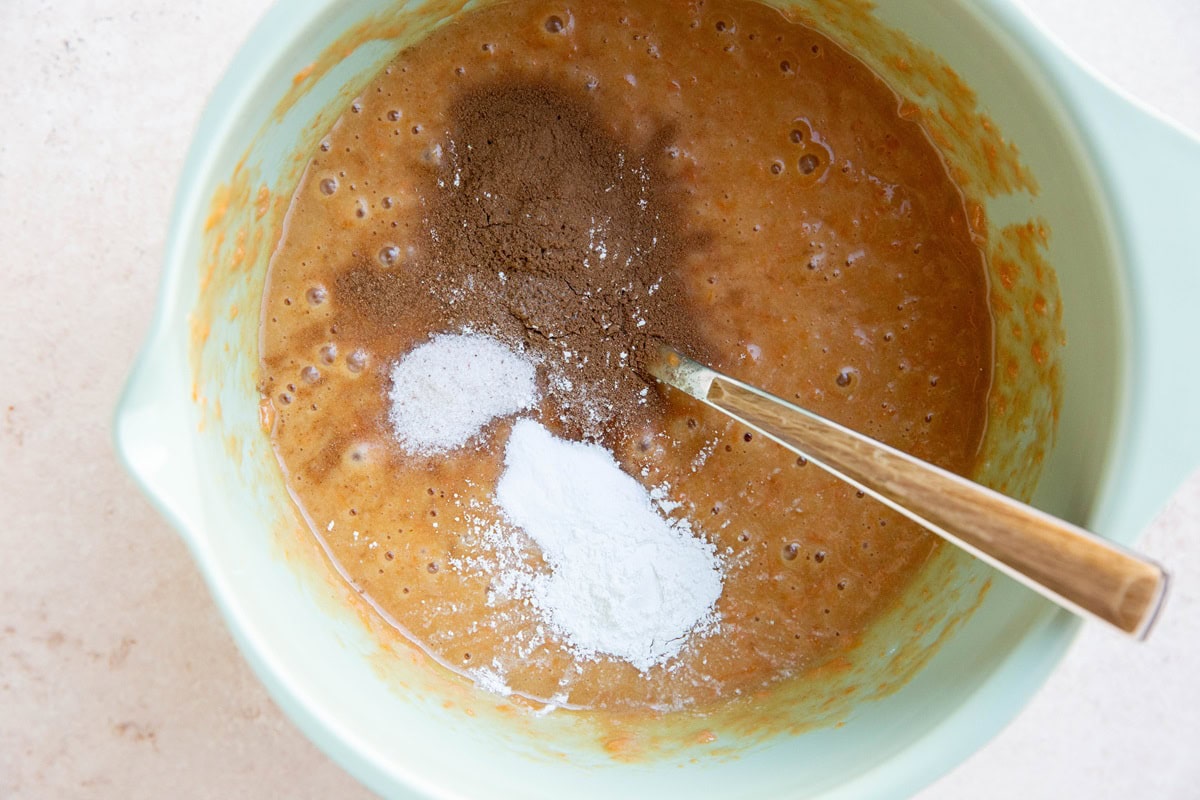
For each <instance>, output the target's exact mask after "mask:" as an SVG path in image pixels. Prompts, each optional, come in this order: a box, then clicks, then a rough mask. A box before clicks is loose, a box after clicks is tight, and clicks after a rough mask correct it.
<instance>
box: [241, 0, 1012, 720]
mask: <svg viewBox="0 0 1200 800" xmlns="http://www.w3.org/2000/svg"><path fill="white" fill-rule="evenodd" d="M499 83H503V84H513V83H516V84H531V85H538V86H548V87H551V88H554V89H555V90H556V91H561V92H562V93H564V95H569V96H571V97H576V98H581V99H580V100H579V102H581V103H584V104H585V105H586V106H587V107H588V109H589V111H590V113H592V114H593V115H594V118H595V119H596V120H597V124H598V125H602V126H603V127H604V129H605V130H604V133H605V135H606V136H609V137H611V138H612V139H613V140H614V141H616V142H618V143H621V145H622V148H623V150H627V151H628V152H629V153H631V154H632V153H647V152H650V153H651V157H653V159H654V163H655V168H656V172H655V174H656V175H657V176H658V179H659V180H661V181H662V182H663V183H664V185H663V186H660V187H658V190H659V194H661V195H662V196H670V197H672V198H675V200H674V201H673V202H675V203H676V205H677V208H676V209H675V212H674V213H675V218H676V219H677V220H678V223H679V225H681V226H682V227H683V229H684V230H683V237H682V241H686V242H687V243H688V246H687V247H683V248H681V249H679V251H678V253H677V257H676V258H674V260H673V262H672V263H671V264H670V265H669V269H670V271H671V275H672V276H673V278H674V279H677V280H678V281H679V285H680V286H681V287H682V289H681V293H680V300H679V302H680V303H681V304H682V305H683V306H684V308H683V311H685V312H686V313H687V315H688V316H689V318H690V319H691V320H692V321H693V323H694V325H695V327H696V329H697V330H698V335H699V336H700V338H701V339H702V341H703V345H704V348H705V350H706V352H705V356H706V357H707V358H709V359H710V360H711V361H712V362H713V366H715V367H716V368H718V369H721V370H723V371H725V372H728V373H730V374H732V375H734V376H736V377H738V378H741V379H743V380H746V381H748V382H751V383H755V384H757V385H760V386H762V387H764V388H766V389H767V390H769V391H772V392H774V393H776V394H779V395H781V396H783V397H787V398H792V399H794V400H796V402H798V403H800V404H802V405H804V406H806V407H808V408H811V409H812V410H814V411H816V412H817V413H820V414H823V415H825V416H828V417H830V418H832V419H834V420H836V421H838V422H841V423H843V424H845V425H848V426H850V427H852V428H855V429H857V430H860V431H862V432H864V433H866V434H868V435H871V436H874V437H876V438H878V439H881V440H883V441H885V442H887V443H889V444H891V445H894V446H896V447H899V448H901V449H903V450H906V451H908V452H910V453H913V454H914V455H916V456H918V457H921V458H924V459H927V460H930V461H933V462H934V463H937V464H940V465H942V466H944V467H946V468H948V469H951V470H954V471H956V472H960V473H963V474H970V472H971V470H972V468H973V465H974V461H975V457H976V453H977V449H978V446H979V442H980V438H981V435H982V431H983V426H984V421H985V420H984V414H985V400H986V396H987V392H988V381H989V376H990V374H991V347H992V320H991V317H990V316H989V312H988V307H987V292H986V290H987V286H986V278H985V269H984V256H983V254H982V252H981V251H980V250H979V248H978V247H977V245H976V243H975V242H974V241H973V240H972V237H971V235H970V232H969V230H968V226H967V222H966V214H965V210H964V202H963V198H962V195H961V193H960V192H959V190H958V188H957V187H956V186H955V185H954V183H953V182H952V181H951V180H950V178H949V177H948V175H947V172H946V169H945V166H944V164H943V162H942V160H941V159H940V157H939V154H938V152H937V151H936V149H935V148H934V147H933V146H932V144H931V143H930V142H929V140H928V138H927V137H926V135H925V133H924V131H923V129H922V128H921V127H920V126H919V125H918V124H916V123H914V122H912V121H911V120H906V119H903V118H901V117H900V116H899V115H898V105H899V101H898V98H897V97H896V95H895V94H894V93H893V92H892V91H891V90H890V89H889V88H888V87H887V86H886V85H884V84H883V83H882V82H881V81H880V80H879V79H878V78H876V77H875V75H874V74H873V73H871V72H870V71H869V70H868V69H867V68H866V67H864V66H863V65H862V64H861V63H860V62H858V61H857V60H855V59H854V58H853V57H852V56H850V55H849V54H847V53H846V52H844V51H843V50H841V49H839V48H838V47H837V46H836V45H834V44H833V43H832V42H830V41H829V40H827V39H825V38H823V37H822V36H820V35H818V34H817V33H815V32H814V31H812V30H810V29H808V28H806V27H804V26H801V25H798V24H793V23H789V22H787V21H785V20H784V18H783V17H782V16H781V15H780V14H779V13H778V12H776V11H774V10H772V9H769V8H767V7H765V6H761V5H758V4H756V3H752V2H746V1H745V0H716V1H713V0H709V1H708V2H694V3H690V4H673V3H656V2H650V0H626V1H625V2H619V3H611V2H604V1H603V0H584V2H570V3H566V4H564V3H561V2H544V1H543V0H533V1H531V2H514V3H505V4H499V5H495V6H491V7H488V8H485V9H481V10H477V11H472V12H468V13H466V14H464V15H462V16H461V17H459V18H457V19H455V20H454V21H453V22H452V23H450V24H448V25H446V26H444V27H443V28H441V29H439V30H438V31H436V32H435V33H434V34H432V35H431V36H430V37H428V38H427V39H425V40H424V41H422V42H420V43H419V44H417V45H415V46H413V47H411V48H409V49H408V50H406V51H404V52H402V53H401V54H400V55H399V56H398V58H397V59H396V60H395V61H394V62H393V63H392V64H391V65H390V66H389V67H388V68H387V69H386V70H385V71H384V72H383V73H382V74H380V75H379V76H378V78H377V79H376V80H375V82H374V83H373V84H372V85H371V86H369V87H368V89H367V90H366V91H365V92H364V93H363V95H362V96H361V98H360V99H358V100H357V101H355V103H354V104H353V106H352V107H351V108H350V109H349V110H347V112H346V113H345V114H344V116H343V117H342V118H341V119H340V120H339V121H338V123H337V124H336V125H335V126H334V128H333V130H332V131H330V133H329V136H328V137H327V138H326V140H325V141H324V143H323V144H322V146H321V149H320V151H319V152H317V153H316V154H314V157H313V160H312V163H311V165H310V167H309V169H308V172H307V173H306V176H305V178H304V180H303V181H302V182H301V185H300V187H299V188H298V190H297V192H296V195H295V198H294V200H293V204H292V208H291V211H290V213H289V216H288V222H287V229H286V232H285V234H284V236H283V238H282V240H281V243H280V246H279V249H278V251H277V253H276V255H275V257H274V260H273V262H272V266H271V271H270V274H269V276H268V285H267V290H266V293H265V296H264V300H263V328H262V357H263V376H264V377H263V382H262V390H263V393H264V396H265V397H266V398H267V399H268V400H269V401H270V402H272V403H273V404H274V406H275V410H276V412H277V417H276V424H275V427H274V430H273V434H272V436H273V440H274V443H275V446H276V450H277V453H278V456H279V459H280V462H281V464H282V465H283V467H284V470H285V472H286V474H287V477H288V481H289V485H290V487H291V490H292V492H293V495H294V497H295V499H296V501H297V503H298V504H299V505H300V507H301V508H302V509H303V511H304V512H305V514H306V516H307V518H308V519H309V521H310V523H311V524H312V527H313V530H314V533H315V535H317V536H320V537H322V538H323V539H324V541H325V542H326V544H327V545H328V548H329V550H330V552H331V553H332V555H333V557H334V558H335V559H336V560H337V562H338V563H339V565H340V567H341V568H342V570H343V571H344V572H345V574H346V575H347V577H348V578H349V579H350V580H351V581H353V582H354V584H355V585H356V586H357V587H358V588H359V589H361V590H362V591H363V592H364V593H365V594H366V595H367V596H368V597H369V598H371V600H372V601H373V602H374V603H375V604H376V606H377V607H378V608H379V609H380V611H381V613H384V614H385V615H386V616H387V617H388V618H389V619H390V620H391V621H392V622H393V623H394V624H396V625H397V626H398V627H400V628H401V629H402V630H403V631H405V632H406V633H407V634H408V635H409V636H411V637H413V639H414V640H415V641H417V642H418V643H420V644H421V645H422V646H423V647H424V648H426V649H427V650H428V651H429V652H431V653H432V654H433V655H435V656H436V657H437V658H438V659H439V660H440V661H441V662H442V663H444V664H445V665H447V666H448V667H450V668H453V669H457V670H459V671H462V672H464V673H465V674H468V675H472V676H474V677H476V678H479V675H480V674H481V673H479V672H478V670H479V669H480V668H484V669H486V670H488V674H490V675H499V676H502V678H503V680H504V682H505V683H506V684H507V685H508V686H509V687H511V688H512V689H513V690H515V691H517V692H519V693H521V694H524V695H527V696H530V697H534V698H552V697H556V698H559V699H560V701H562V702H563V703H565V704H567V705H574V706H580V707H599V708H610V709H617V708H654V709H678V708H686V707H703V706H707V705H711V704H713V703H716V702H719V701H720V700H722V699H726V698H732V697H735V696H738V695H742V694H745V693H749V692H752V691H756V690H759V689H761V688H763V687H767V686H770V685H772V684H774V683H776V682H778V681H780V680H781V679H784V678H787V677H789V676H801V675H802V674H803V673H804V672H805V671H807V670H809V669H812V668H814V667H817V666H819V665H821V664H822V663H825V662H827V661H828V660H829V659H830V658H832V657H834V656H836V655H838V654H839V653H841V652H844V651H845V650H847V649H849V648H851V647H853V646H854V644H855V642H856V641H857V640H858V639H859V637H860V635H861V634H862V632H863V630H864V629H865V628H866V626H868V625H870V623H871V622H872V620H873V619H875V618H876V617H877V616H879V614H880V613H881V612H882V611H884V610H885V609H887V608H888V607H889V606H890V605H891V604H892V603H894V602H895V599H896V597H897V596H898V594H899V593H900V592H901V591H902V590H903V588H904V587H905V585H906V584H907V582H908V581H909V579H910V578H911V576H912V575H913V573H914V572H915V570H917V569H918V568H919V567H920V566H921V565H922V564H923V563H924V562H925V561H926V560H927V559H928V558H929V556H930V554H931V553H932V552H933V550H934V548H935V547H936V542H935V540H934V539H933V538H932V537H931V536H929V535H927V534H925V533H923V532H921V531H920V530H918V529H917V528H916V527H915V526H913V525H912V524H911V523H908V522H907V521H905V520H903V519H902V518H900V517H899V516H898V515H896V514H894V513H892V512H890V511H888V510H886V509H885V508H883V507H881V506H880V505H878V504H876V503H875V502H873V501H872V500H870V499H868V498H863V497H859V496H857V494H856V492H855V490H854V489H853V488H850V487H847V486H845V485H843V484H842V483H840V482H839V481H837V480H836V479H834V478H831V477H829V476H828V475H826V474H824V473H823V472H821V471H819V470H818V469H816V468H815V467H811V466H807V465H806V464H805V463H804V462H803V461H802V460H800V461H798V460H796V459H795V458H793V457H791V456H789V455H788V454H787V453H786V452H785V451H783V450H782V449H781V448H779V447H778V446H776V445H773V444H771V443H770V442H764V441H760V439H759V438H756V437H754V436H753V435H752V434H751V433H750V432H748V431H746V430H745V429H743V428H741V427H739V426H736V425H734V424H732V423H729V422H727V421H726V420H725V419H724V418H722V417H721V416H720V415H718V414H716V413H714V412H711V411H709V410H707V409H705V408H703V407H701V406H699V405H698V404H697V403H695V402H694V401H692V400H690V399H688V398H684V397H681V396H679V395H678V394H673V393H671V392H670V391H669V390H665V389H662V390H659V389H656V390H655V391H659V392H662V394H661V397H660V402H659V403H658V404H657V405H655V406H654V407H653V413H650V414H648V416H647V417H646V418H644V419H641V420H639V421H638V424H635V425H627V426H625V427H623V428H618V429H613V430H609V431H607V432H606V433H605V438H604V443H605V444H606V445H607V446H609V447H610V448H611V449H613V451H614V452H615V454H616V456H617V458H618V460H619V461H620V462H621V463H622V466H623V467H624V468H625V469H626V471H627V472H629V473H630V474H631V475H634V476H636V477H637V478H638V480H640V481H642V482H643V483H644V484H645V485H646V486H647V487H652V486H659V485H663V484H665V485H667V486H669V487H670V489H669V493H670V496H671V498H672V499H673V500H675V501H678V502H680V503H681V504H682V505H681V507H680V508H679V509H678V510H677V511H675V512H674V513H675V514H676V515H685V516H687V517H688V518H689V519H690V520H691V522H692V525H693V527H694V529H695V530H696V531H697V532H698V534H699V535H701V536H703V537H705V538H706V539H708V540H709V541H712V542H713V543H715V544H716V546H717V548H718V551H719V552H720V553H721V554H722V556H723V559H724V563H725V586H724V592H723V594H722V596H721V598H720V600H719V602H718V605H717V611H718V613H719V614H720V617H721V625H720V630H719V632H718V633H717V634H716V635H712V636H708V637H704V638H696V639H693V640H692V641H690V642H689V643H688V645H687V646H686V647H685V648H684V649H683V651H682V652H681V654H680V655H679V657H678V658H677V659H676V660H675V661H673V662H670V663H669V664H667V665H665V666H662V667H656V668H653V669H651V670H650V671H649V672H648V673H641V672H638V671H637V670H636V669H634V668H633V667H632V666H630V665H629V664H627V663H624V662H620V661H616V660H613V659H609V658H601V659H598V660H588V661H578V662H577V661H576V660H575V659H574V658H573V657H572V656H571V653H570V652H569V651H568V650H567V649H566V648H565V647H564V646H563V644H562V642H560V641H557V640H556V639H555V637H554V636H553V635H546V633H545V632H544V631H542V632H541V633H539V632H538V630H537V629H538V625H539V620H538V619H537V618H536V617H535V616H534V615H533V614H532V612H531V611H530V609H529V608H528V606H527V605H525V604H523V603H521V602H519V601H511V602H498V603H491V604H489V601H488V597H489V585H490V584H491V583H492V581H493V579H494V577H495V575H494V572H493V570H494V569H496V568H497V564H496V554H495V553H493V552H490V550H489V547H488V545H487V543H486V542H485V541H483V540H482V539H481V537H480V536H479V531H480V530H482V529H483V528H486V527H487V526H488V525H489V524H491V523H494V522H495V521H496V517H497V513H498V512H497V511H496V510H495V508H494V507H493V505H492V503H491V499H490V495H491V492H492V489H493V487H494V486H495V483H496V479H497V477H498V475H499V473H500V470H501V468H502V458H503V449H504V443H505V441H506V438H507V429H508V425H509V423H507V422H500V423H498V424H496V425H493V426H492V427H491V428H489V429H488V431H487V432H486V435H485V437H484V440H483V444H482V445H481V446H480V447H471V448H467V449H464V450H460V451H455V452H452V453H450V454H447V455H445V456H442V457H437V458H417V457H413V456H409V455H407V454H405V453H404V452H402V451H401V450H400V449H399V447H398V446H397V445H396V444H395V442H394V439H393V437H392V434H391V431H390V429H389V425H388V421H387V391H388V380H389V378H388V372H389V367H390V365H391V364H392V363H394V361H395V360H396V359H397V358H399V357H400V356H402V355H403V354H404V353H405V352H406V351H407V350H409V349H410V348H411V347H413V346H414V345H416V344H418V343H420V342H422V341H425V340H426V339H428V337H429V335H430V334H431V333H434V332H439V331H444V330H448V329H450V328H451V327H452V326H450V325H449V324H448V323H447V321H446V320H444V319H442V320H439V319H438V318H436V315H434V314H432V313H431V312H430V310H429V305H428V303H426V302H425V300H424V299H423V298H422V297H420V296H414V297H412V298H411V308H410V310H411V313H397V314H396V315H395V316H394V317H393V318H392V322H391V323H389V324H388V325H386V326H380V325H378V324H367V323H368V321H367V320H365V319H364V318H363V317H362V310H361V308H360V307H359V306H358V305H356V304H354V303H350V302H348V301H347V300H346V298H345V297H344V296H341V295H339V291H338V288H337V287H338V285H339V277H343V276H345V275H346V274H347V273H348V272H349V271H351V270H353V269H361V268H362V265H363V264H364V263H370V264H373V267H372V268H373V269H377V270H379V271H381V273H382V272H384V271H387V270H395V269H402V268H403V263H404V262H405V261H406V260H413V261H420V260H421V259H422V258H423V257H424V256H425V254H426V251H428V249H429V247H430V244H429V231H428V226H427V225H426V219H427V210H428V208H429V206H430V203H431V200H430V198H431V197H433V195H434V194H435V192H436V186H435V184H434V180H435V177H436V174H437V172H436V169H434V168H433V167H435V166H436V163H437V162H438V160H439V153H442V152H444V150H445V148H446V147H448V146H449V138H448V137H449V128H450V124H451V122H450V109H451V108H453V107H454V103H455V102H456V99H457V98H461V97H463V96H464V95H466V94H468V93H470V92H477V91H481V90H486V89H487V87H489V86H494V85H497V84H499ZM664 131H667V132H669V136H667V137H666V138H665V139H664V138H663V132H664ZM659 194H656V195H655V196H659ZM384 254H388V255H387V256H385V255H384ZM343 285H344V282H343ZM397 302H398V303H399V304H400V305H404V302H405V301H404V298H403V297H401V298H398V299H397ZM554 402H556V401H554V400H552V399H548V400H547V404H548V405H547V407H545V408H543V409H542V412H543V416H544V418H545V419H546V420H548V421H552V420H553V419H554V418H555V417H556V413H555V412H556V411H557V410H558V409H557V407H554V408H551V407H550V405H552V404H553V403H554ZM548 424H549V422H548Z"/></svg>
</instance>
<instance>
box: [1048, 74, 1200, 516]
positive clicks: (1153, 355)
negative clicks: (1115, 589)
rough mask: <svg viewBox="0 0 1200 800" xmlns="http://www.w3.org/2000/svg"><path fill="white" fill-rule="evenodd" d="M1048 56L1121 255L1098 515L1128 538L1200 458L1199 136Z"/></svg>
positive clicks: (1108, 86) (1155, 510)
mask: <svg viewBox="0 0 1200 800" xmlns="http://www.w3.org/2000/svg"><path fill="white" fill-rule="evenodd" d="M1060 53H1061V51H1060ZM1055 66H1056V67H1057V71H1058V73H1059V78H1060V79H1061V80H1062V81H1063V82H1064V83H1065V84H1066V87H1065V88H1066V90H1067V91H1066V92H1064V95H1065V97H1066V98H1067V101H1068V102H1069V103H1070V104H1071V105H1073V106H1074V108H1073V110H1074V112H1075V114H1076V118H1077V119H1079V120H1080V121H1081V122H1082V125H1081V131H1080V133H1081V135H1082V136H1083V138H1084V139H1085V140H1086V141H1087V144H1088V145H1090V147H1091V150H1092V155H1093V156H1094V159H1095V163H1096V164H1097V165H1098V171H1099V173H1100V179H1101V181H1102V182H1103V183H1104V184H1105V186H1104V188H1105V191H1106V193H1107V195H1108V197H1109V198H1110V200H1111V203H1112V207H1113V211H1114V214H1113V217H1114V219H1115V220H1116V225H1117V227H1118V230H1117V233H1118V238H1119V239H1120V240H1121V244H1122V247H1123V253H1122V256H1123V257H1124V260H1125V263H1126V265H1127V270H1126V272H1127V277H1128V285H1129V291H1130V298H1129V300H1130V307H1131V311H1132V316H1133V320H1132V326H1131V327H1132V342H1131V349H1130V358H1131V361H1132V369H1131V373H1130V379H1131V384H1132V385H1131V388H1130V393H1129V419H1128V422H1127V425H1128V428H1127V430H1126V432H1125V436H1124V445H1123V448H1122V452H1120V453H1119V454H1118V462H1117V467H1116V469H1115V470H1114V474H1113V478H1112V479H1111V481H1110V483H1109V487H1108V489H1109V491H1108V493H1107V495H1108V497H1107V498H1106V500H1105V505H1106V506H1107V508H1102V509H1101V514H1102V516H1104V517H1106V518H1107V519H1108V521H1109V522H1110V523H1111V525H1112V530H1113V531H1114V532H1115V533H1116V534H1117V535H1118V536H1121V535H1122V534H1124V535H1127V536H1130V537H1132V536H1133V535H1134V534H1135V533H1136V532H1137V531H1139V530H1141V528H1142V527H1143V526H1144V525H1145V524H1146V523H1147V522H1149V520H1150V518H1151V517H1152V516H1153V515H1154V514H1155V512H1157V511H1158V510H1159V509H1160V507H1161V506H1162V505H1163V503H1164V502H1165V501H1166V500H1167V498H1168V497H1169V496H1170V495H1171V494H1172V493H1173V492H1174V491H1175V490H1176V489H1177V488H1178V487H1179V485H1180V484H1181V483H1182V482H1183V481H1184V479H1185V478H1186V477H1187V476H1188V475H1189V473H1191V472H1192V471H1193V470H1195V468H1196V467H1197V466H1198V465H1200V356H1198V355H1197V350H1198V349H1200V139H1197V138H1196V137H1194V136H1193V135H1191V134H1190V133H1188V132H1187V131H1185V130H1183V129H1182V128H1180V127H1179V126H1178V125H1176V124H1175V123H1173V122H1171V121H1169V120H1167V119H1165V118H1163V117H1161V116H1160V115H1158V114H1157V113H1155V112H1153V111H1151V110H1150V109H1147V108H1145V107H1143V106H1141V105H1140V104H1138V103H1137V102H1136V101H1134V100H1131V99H1129V98H1127V97H1126V96H1124V95H1123V94H1122V93H1121V92H1120V91H1119V90H1118V89H1116V88H1115V87H1113V86H1111V85H1110V84H1108V83H1107V82H1106V81H1105V80H1104V79H1103V78H1101V77H1100V76H1097V75H1095V74H1094V73H1092V72H1091V71H1090V70H1088V69H1087V68H1086V67H1084V66H1082V65H1081V64H1079V63H1078V62H1076V61H1074V60H1073V59H1072V58H1070V57H1068V56H1066V55H1061V60H1060V62H1059V63H1058V64H1057V65H1055ZM1075 335H1076V336H1080V335H1086V332H1077V333H1075ZM1110 515H1111V516H1110Z"/></svg>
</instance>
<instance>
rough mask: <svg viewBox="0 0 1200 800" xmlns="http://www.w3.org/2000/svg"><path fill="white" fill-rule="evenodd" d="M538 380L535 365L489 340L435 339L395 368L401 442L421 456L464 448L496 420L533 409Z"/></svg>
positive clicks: (391, 395)
mask: <svg viewBox="0 0 1200 800" xmlns="http://www.w3.org/2000/svg"><path fill="white" fill-rule="evenodd" d="M536 376H537V373H536V371H535V368H534V365H533V363H532V362H531V361H529V360H528V359H526V358H523V357H521V356H520V355H519V354H517V353H515V352H513V351H512V350H511V349H509V348H508V347H505V346H504V345H503V344H501V343H500V342H498V341H496V340H495V339H493V338H491V337H490V336H484V335H482V334H476V333H465V334H460V335H450V334H443V335H440V336H435V337H434V338H433V339H431V340H430V341H428V342H426V343H425V344H422V345H420V346H418V347H415V348H413V349H412V350H411V351H410V352H409V353H408V354H407V355H405V356H404V358H402V359H400V360H399V361H398V362H396V364H395V366H393V367H392V388H391V390H390V391H389V392H388V399H389V400H390V401H391V409H390V413H389V417H390V419H391V422H392V428H393V430H394V431H395V434H396V439H397V440H398V441H399V442H400V445H401V446H402V447H404V449H406V450H408V451H410V452H413V453H420V454H422V455H432V454H435V453H444V452H446V451H447V450H453V449H454V448H456V447H461V446H462V445H464V444H466V443H467V442H468V441H470V440H471V439H472V438H473V437H474V436H476V435H477V434H478V433H479V432H480V431H481V430H483V427H484V426H485V425H487V424H488V423H489V422H491V421H492V420H493V419H496V418H498V417H504V416H508V415H509V414H515V413H517V412H518V411H523V410H525V409H529V408H533V406H534V405H535V404H536V403H537V400H538V396H537V381H536Z"/></svg>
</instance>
